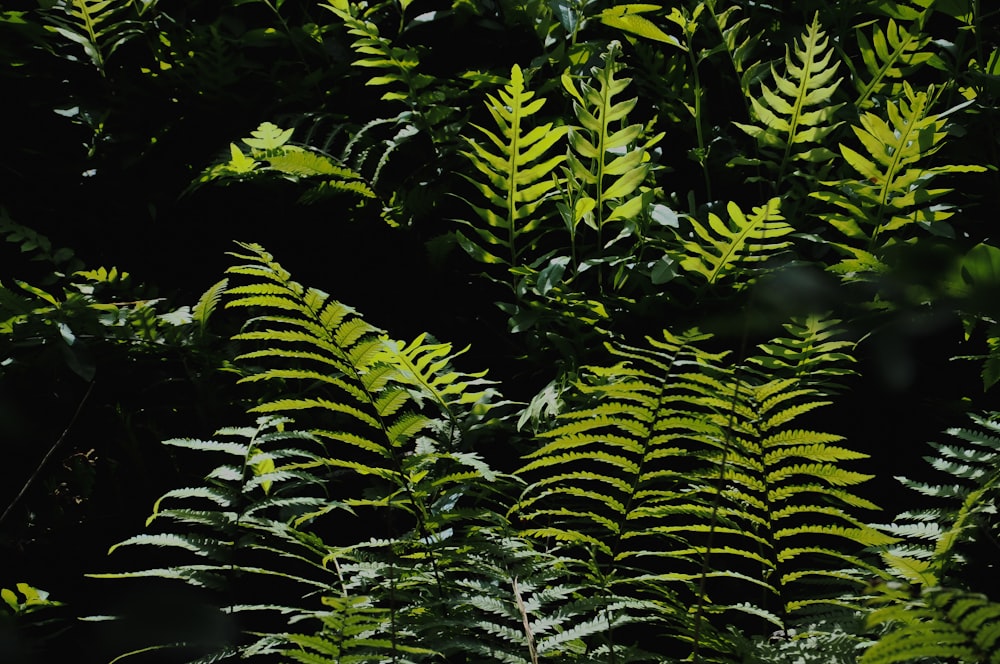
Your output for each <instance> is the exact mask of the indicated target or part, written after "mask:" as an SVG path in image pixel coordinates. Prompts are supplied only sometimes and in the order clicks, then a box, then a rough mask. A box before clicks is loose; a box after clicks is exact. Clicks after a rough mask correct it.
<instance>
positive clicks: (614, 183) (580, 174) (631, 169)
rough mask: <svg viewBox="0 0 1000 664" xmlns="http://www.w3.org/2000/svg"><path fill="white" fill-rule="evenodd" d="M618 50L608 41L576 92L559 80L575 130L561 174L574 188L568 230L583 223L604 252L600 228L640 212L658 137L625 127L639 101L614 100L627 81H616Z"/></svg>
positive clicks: (570, 83)
mask: <svg viewBox="0 0 1000 664" xmlns="http://www.w3.org/2000/svg"><path fill="white" fill-rule="evenodd" d="M620 54H621V45H620V44H618V42H612V43H611V44H610V45H609V46H608V50H607V52H605V53H604V54H603V56H602V58H603V60H604V65H603V66H602V67H594V68H593V69H592V71H591V75H592V78H593V83H590V82H588V81H581V82H580V87H579V88H578V87H577V84H576V83H574V82H573V81H572V80H571V79H570V78H568V77H565V76H564V77H563V85H564V87H565V88H566V90H567V91H568V92H569V94H570V95H571V97H572V98H573V108H574V110H575V112H576V118H577V121H578V122H579V123H580V126H578V127H571V128H570V129H569V144H570V147H571V150H570V151H569V152H568V153H567V168H566V175H567V177H569V178H573V180H574V181H575V182H577V183H579V184H578V186H577V187H574V189H575V190H576V196H574V201H573V212H574V214H573V228H572V229H571V231H572V234H573V235H574V236H575V230H576V226H577V225H578V224H579V223H580V222H581V221H583V222H584V223H586V224H587V225H588V226H590V227H591V228H593V229H594V230H595V231H597V245H598V247H601V248H603V247H604V242H603V241H602V238H603V237H604V235H603V229H604V226H605V225H606V224H609V223H611V222H614V221H625V220H629V219H631V218H634V217H636V216H638V215H639V214H640V213H641V212H642V206H643V199H642V197H641V196H640V195H639V193H638V189H639V187H640V185H641V184H642V183H643V181H644V180H645V179H646V176H647V174H648V173H649V170H650V168H651V163H650V161H649V156H648V154H647V150H648V149H649V148H650V147H652V146H653V145H654V144H655V143H656V142H657V141H658V140H659V139H660V138H662V134H661V135H660V136H656V137H652V138H650V139H648V140H645V141H644V140H643V139H644V134H645V130H644V127H643V126H642V125H641V124H627V122H628V120H627V118H628V114H629V112H631V111H632V109H634V108H635V105H636V103H637V101H638V98H635V97H633V98H632V99H624V100H618V99H616V97H618V96H619V95H621V94H622V93H623V92H624V91H625V90H626V89H627V88H628V85H629V83H630V82H631V79H628V78H616V74H617V73H618V72H619V70H620V69H621V65H619V64H618V62H617V61H616V58H617V57H618V56H619V55H620Z"/></svg>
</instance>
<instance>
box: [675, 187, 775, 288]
mask: <svg viewBox="0 0 1000 664" xmlns="http://www.w3.org/2000/svg"><path fill="white" fill-rule="evenodd" d="M780 208H781V200H780V199H778V198H772V199H771V200H770V201H768V202H767V203H766V204H765V205H762V206H760V207H755V208H753V210H752V211H751V212H750V214H749V215H746V214H744V213H743V211H742V210H741V209H740V208H739V206H738V205H737V204H736V203H733V202H730V203H729V204H728V205H727V206H726V211H727V212H728V216H729V221H728V222H726V221H723V220H722V219H721V218H720V217H719V216H718V215H717V214H715V213H714V212H709V213H708V223H707V224H703V223H702V222H700V221H698V220H697V219H694V218H691V217H689V219H688V220H689V222H690V229H691V231H693V232H692V233H690V234H689V235H688V236H687V237H685V236H681V238H680V240H681V247H682V248H683V250H684V252H686V253H685V255H682V257H681V258H680V265H681V267H682V268H684V269H685V270H687V271H688V272H693V273H695V274H697V275H699V276H700V277H701V278H702V279H704V282H703V283H704V284H705V285H709V286H711V285H714V284H717V283H719V282H721V281H723V280H724V279H725V278H726V277H729V276H735V275H741V276H742V277H743V278H742V279H740V280H739V281H738V283H737V287H740V288H742V287H745V286H746V285H748V284H749V283H750V281H751V280H752V273H753V272H755V271H760V270H762V269H763V268H764V267H765V262H766V261H767V260H768V259H770V258H772V257H774V256H775V255H777V254H778V253H779V252H781V251H782V250H784V249H785V248H786V247H788V246H790V245H791V242H790V240H789V239H787V238H788V236H789V235H790V234H791V233H792V231H793V230H794V229H793V228H792V226H790V225H789V224H788V223H787V222H786V221H785V218H784V217H783V216H782V215H781V211H780ZM748 273H749V274H748Z"/></svg>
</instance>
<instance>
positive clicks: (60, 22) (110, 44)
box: [45, 0, 143, 76]
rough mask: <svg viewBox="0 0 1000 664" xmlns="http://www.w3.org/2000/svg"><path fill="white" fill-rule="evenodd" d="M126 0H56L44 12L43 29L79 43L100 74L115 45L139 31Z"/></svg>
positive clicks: (139, 33)
mask: <svg viewBox="0 0 1000 664" xmlns="http://www.w3.org/2000/svg"><path fill="white" fill-rule="evenodd" d="M132 9H133V3H131V2H127V1H126V0H58V2H55V3H54V4H52V5H51V6H50V7H49V8H48V9H47V11H46V12H45V16H46V18H47V19H48V20H49V21H51V23H49V24H46V25H45V28H46V29H47V30H50V31H51V32H55V33H58V34H60V35H62V36H63V37H65V38H66V39H69V40H70V41H72V42H74V43H76V44H79V45H80V46H81V47H82V48H83V50H84V52H85V53H86V54H87V57H88V58H89V59H90V61H91V63H93V65H94V66H95V67H97V69H98V71H100V72H101V75H102V76H103V75H105V68H106V65H107V60H108V58H110V57H111V56H112V55H113V54H114V52H115V51H116V50H118V48H120V47H121V46H122V45H123V44H125V43H126V42H128V41H129V40H131V39H134V38H135V37H138V36H139V35H141V34H142V27H143V26H142V22H141V21H140V20H139V18H140V17H139V16H136V15H134V14H133V12H132Z"/></svg>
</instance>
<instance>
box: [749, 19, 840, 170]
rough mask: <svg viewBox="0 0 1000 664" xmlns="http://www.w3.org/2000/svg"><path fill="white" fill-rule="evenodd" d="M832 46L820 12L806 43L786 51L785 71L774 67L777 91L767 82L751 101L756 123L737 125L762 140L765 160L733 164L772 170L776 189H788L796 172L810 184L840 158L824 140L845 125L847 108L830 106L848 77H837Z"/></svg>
mask: <svg viewBox="0 0 1000 664" xmlns="http://www.w3.org/2000/svg"><path fill="white" fill-rule="evenodd" d="M829 42H830V40H829V38H828V37H827V36H826V33H825V32H823V31H822V30H821V29H820V25H819V14H817V15H816V16H815V17H814V18H813V22H812V24H811V25H809V26H808V27H807V28H806V31H805V33H804V34H803V35H802V36H801V44H800V43H798V42H796V43H794V44H793V48H792V49H791V50H789V49H788V47H786V48H785V73H784V74H780V73H778V71H777V69H775V68H774V66H773V65H772V67H771V76H772V78H773V79H774V89H773V90H772V89H771V88H770V87H768V86H767V85H765V84H762V85H761V89H760V98H758V97H756V96H751V97H750V103H751V106H752V109H753V115H754V116H755V120H756V122H755V123H753V124H747V123H736V126H737V127H739V128H740V129H742V130H743V131H744V132H746V133H747V134H749V135H750V136H752V137H753V138H754V139H756V141H757V145H758V148H759V150H760V153H761V158H759V159H746V158H739V159H736V160H734V161H733V163H737V164H744V165H753V166H762V167H764V168H766V169H767V170H768V171H769V173H768V179H771V178H774V179H773V180H772V181H773V182H774V183H775V185H783V184H784V182H785V178H786V177H787V176H788V175H789V174H790V173H792V172H793V169H797V170H796V171H795V172H796V173H797V174H799V175H805V174H807V173H808V177H809V178H810V180H814V179H816V178H817V177H822V172H823V166H824V165H825V164H827V163H829V161H830V159H831V158H832V157H833V156H834V153H833V152H831V151H830V150H829V149H828V148H827V147H825V146H824V142H825V141H827V139H828V137H829V136H830V134H831V133H832V132H833V131H834V130H835V129H836V128H837V127H838V126H839V125H840V124H841V123H840V122H839V121H836V119H835V118H836V114H837V111H838V110H840V108H841V106H843V104H831V103H830V100H831V99H832V98H833V96H834V94H835V93H836V91H837V88H838V87H839V86H840V82H841V80H842V79H841V78H837V79H834V77H835V76H836V75H837V70H838V69H839V67H840V62H839V61H838V62H833V56H834V54H835V51H834V50H833V49H831V48H829ZM793 54H794V57H793ZM831 63H832V64H831ZM810 172H811V173H810Z"/></svg>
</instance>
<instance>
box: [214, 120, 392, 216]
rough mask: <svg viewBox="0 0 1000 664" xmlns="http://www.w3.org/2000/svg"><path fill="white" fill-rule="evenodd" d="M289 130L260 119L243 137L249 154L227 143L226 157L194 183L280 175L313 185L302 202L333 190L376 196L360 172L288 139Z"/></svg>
mask: <svg viewBox="0 0 1000 664" xmlns="http://www.w3.org/2000/svg"><path fill="white" fill-rule="evenodd" d="M292 131H293V130H292V129H281V128H280V127H278V126H277V125H275V124H273V123H271V122H264V123H261V125H260V126H259V127H257V129H255V130H254V131H253V132H251V135H250V136H249V137H247V138H244V139H243V143H244V144H246V145H247V146H248V147H249V148H250V152H249V154H247V153H245V152H244V151H243V149H242V148H240V147H239V146H238V145H236V144H235V143H232V144H230V148H229V152H230V157H229V160H228V161H220V162H217V163H215V164H213V165H212V166H209V167H208V168H206V169H205V170H204V171H203V172H202V174H201V175H200V176H199V177H198V179H197V180H196V181H195V185H200V184H205V183H208V182H213V181H224V182H225V181H230V180H236V181H246V180H255V179H260V178H272V177H280V178H283V179H286V180H289V181H291V182H300V181H305V182H307V183H309V184H310V185H312V186H311V188H310V189H308V190H306V191H305V192H304V193H303V194H302V197H301V200H302V201H303V202H312V201H315V200H318V199H319V198H320V197H322V195H323V194H324V193H336V192H349V193H353V194H355V195H357V196H359V197H360V198H362V199H374V198H376V197H377V196H376V194H375V192H374V191H373V190H372V188H371V186H370V185H369V184H368V182H366V181H365V179H364V177H363V176H362V175H361V174H360V173H357V172H355V171H354V170H352V169H350V168H348V167H347V166H344V165H343V164H341V163H340V162H338V161H337V160H336V159H334V158H333V157H331V156H329V155H327V154H324V153H321V152H318V151H314V150H309V149H306V148H303V147H300V146H298V145H293V144H291V143H289V142H288V141H289V140H290V139H291V137H292Z"/></svg>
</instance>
